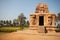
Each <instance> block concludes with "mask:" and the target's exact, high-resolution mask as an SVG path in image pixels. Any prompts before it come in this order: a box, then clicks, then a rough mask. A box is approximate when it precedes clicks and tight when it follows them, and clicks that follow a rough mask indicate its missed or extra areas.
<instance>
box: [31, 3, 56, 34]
mask: <svg viewBox="0 0 60 40" xmlns="http://www.w3.org/2000/svg"><path fill="white" fill-rule="evenodd" d="M54 27H55V14H53V13H50V12H49V10H48V6H47V5H46V4H44V3H40V4H38V5H37V7H36V10H35V13H32V14H30V29H31V30H36V31H37V32H39V33H40V32H41V33H44V32H46V31H47V32H51V31H54Z"/></svg>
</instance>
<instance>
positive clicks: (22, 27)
mask: <svg viewBox="0 0 60 40" xmlns="http://www.w3.org/2000/svg"><path fill="white" fill-rule="evenodd" d="M18 21H19V24H20V27H21V29H22V30H23V29H24V25H25V22H26V17H25V16H24V14H23V13H21V14H20V15H19V16H18Z"/></svg>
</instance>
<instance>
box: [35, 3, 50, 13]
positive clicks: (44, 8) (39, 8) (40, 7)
mask: <svg viewBox="0 0 60 40" xmlns="http://www.w3.org/2000/svg"><path fill="white" fill-rule="evenodd" d="M35 12H36V13H41V12H43V13H48V12H49V10H48V6H47V5H46V4H45V3H39V4H38V5H37V7H36V11H35Z"/></svg>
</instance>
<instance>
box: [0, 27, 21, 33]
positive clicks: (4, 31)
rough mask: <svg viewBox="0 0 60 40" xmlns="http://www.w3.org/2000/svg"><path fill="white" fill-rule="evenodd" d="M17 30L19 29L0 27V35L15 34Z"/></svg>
mask: <svg viewBox="0 0 60 40" xmlns="http://www.w3.org/2000/svg"><path fill="white" fill-rule="evenodd" d="M19 29H20V27H1V28H0V34H4V33H10V32H16V31H17V30H19Z"/></svg>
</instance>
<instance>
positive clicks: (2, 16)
mask: <svg viewBox="0 0 60 40" xmlns="http://www.w3.org/2000/svg"><path fill="white" fill-rule="evenodd" d="M39 3H46V4H47V5H48V8H49V11H50V12H53V13H55V14H57V13H58V12H60V0H0V20H13V19H17V17H18V15H19V14H20V13H24V15H25V16H26V17H27V20H29V14H30V13H33V12H35V9H36V6H37V5H38V4H39Z"/></svg>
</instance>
